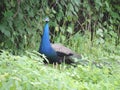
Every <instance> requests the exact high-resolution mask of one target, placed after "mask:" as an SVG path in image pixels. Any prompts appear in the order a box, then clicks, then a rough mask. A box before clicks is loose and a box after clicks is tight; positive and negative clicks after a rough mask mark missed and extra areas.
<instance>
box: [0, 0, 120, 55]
mask: <svg viewBox="0 0 120 90" xmlns="http://www.w3.org/2000/svg"><path fill="white" fill-rule="evenodd" d="M0 10H1V13H0V34H1V35H0V47H1V48H4V49H12V50H13V51H14V53H18V52H19V51H20V50H25V49H29V48H34V49H36V50H37V48H38V45H39V42H40V36H41V33H42V31H43V24H44V22H43V19H44V18H45V17H46V16H49V18H50V29H51V32H52V33H53V32H54V35H53V34H52V37H51V39H52V42H63V41H64V40H66V39H68V38H70V37H71V36H73V35H74V34H75V33H76V32H79V31H80V32H82V33H83V32H84V33H85V32H86V31H87V30H88V31H91V33H95V35H96V32H99V30H100V29H101V30H102V31H103V32H102V33H103V37H102V38H100V37H98V43H104V41H105V40H106V38H111V39H113V40H114V42H115V45H118V44H119V42H120V41H119V40H120V39H119V38H120V37H119V36H120V32H119V28H120V26H119V21H120V18H119V17H120V16H119V13H120V12H119V11H120V8H119V3H118V0H117V1H110V0H107V1H102V0H94V1H88V0H84V1H81V0H62V1H60V0H59V1H58V0H51V1H49V0H46V1H42V0H37V1H34V0H30V1H29V0H26V1H24V0H17V1H16V0H10V1H8V0H2V1H1V2H0ZM54 37H57V38H54ZM93 37H96V36H94V35H93V34H91V37H90V38H91V40H92V39H94V38H93ZM93 41H94V40H93ZM16 49H17V51H16Z"/></svg>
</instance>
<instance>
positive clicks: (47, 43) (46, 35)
mask: <svg viewBox="0 0 120 90" xmlns="http://www.w3.org/2000/svg"><path fill="white" fill-rule="evenodd" d="M41 45H42V47H43V46H46V47H50V46H51V45H50V40H49V24H48V22H46V24H45V26H44V31H43V36H42V41H41Z"/></svg>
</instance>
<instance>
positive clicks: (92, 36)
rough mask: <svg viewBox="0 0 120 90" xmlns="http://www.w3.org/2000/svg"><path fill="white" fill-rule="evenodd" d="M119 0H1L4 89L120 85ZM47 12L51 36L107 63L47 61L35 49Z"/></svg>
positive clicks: (112, 88) (79, 89) (111, 88)
mask: <svg viewBox="0 0 120 90" xmlns="http://www.w3.org/2000/svg"><path fill="white" fill-rule="evenodd" d="M119 4H120V1H119V0H1V1H0V49H1V54H0V88H1V90H5V89H7V90H16V89H17V90H24V89H25V90H27V89H28V90H30V89H31V90H32V89H35V90H36V89H39V90H41V89H42V90H46V89H47V90H51V89H53V90H96V89H98V90H119V89H120V86H119V84H120V76H119V74H120V70H119V68H120V65H119V64H120V5H119ZM45 17H49V18H50V32H51V33H50V35H51V42H53V43H62V44H64V45H65V46H67V47H69V48H71V49H72V50H74V51H76V52H77V53H79V54H82V57H83V60H90V61H95V62H99V63H102V66H103V68H98V67H95V66H93V65H91V64H90V65H87V66H82V65H78V67H77V68H73V67H72V66H71V67H69V68H68V66H67V65H60V67H59V68H58V69H55V68H53V67H49V66H44V64H43V63H42V60H43V59H42V58H40V55H39V54H38V53H37V52H35V51H37V50H38V48H39V44H40V40H41V35H42V32H43V25H44V21H43V20H44V18H45ZM33 50H35V51H33ZM32 51H33V52H32ZM36 54H37V55H36ZM103 63H107V65H106V64H105V65H104V64H103Z"/></svg>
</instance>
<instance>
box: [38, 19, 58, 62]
mask: <svg viewBox="0 0 120 90" xmlns="http://www.w3.org/2000/svg"><path fill="white" fill-rule="evenodd" d="M39 52H40V53H41V54H44V55H45V56H46V57H47V58H48V60H49V62H50V63H56V62H59V60H58V56H57V53H56V51H55V50H54V49H53V48H52V47H51V44H50V40H49V23H48V20H46V24H45V26H44V31H43V36H42V39H41V43H40V48H39Z"/></svg>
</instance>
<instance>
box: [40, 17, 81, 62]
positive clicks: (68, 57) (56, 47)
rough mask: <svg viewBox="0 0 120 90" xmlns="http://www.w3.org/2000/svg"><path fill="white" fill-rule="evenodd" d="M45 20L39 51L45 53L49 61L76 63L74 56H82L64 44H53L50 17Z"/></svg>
mask: <svg viewBox="0 0 120 90" xmlns="http://www.w3.org/2000/svg"><path fill="white" fill-rule="evenodd" d="M45 22H46V23H45V26H44V29H43V30H44V31H43V35H42V39H41V43H40V47H39V53H41V54H44V55H45V56H46V57H47V59H48V60H49V63H62V62H63V61H64V62H65V63H68V64H71V63H74V61H73V57H79V58H80V56H79V55H78V54H76V53H75V52H73V51H72V50H71V49H69V48H67V47H65V46H63V45H62V44H59V43H56V44H51V43H50V40H49V18H46V19H45Z"/></svg>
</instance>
